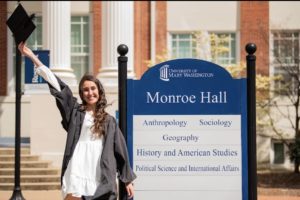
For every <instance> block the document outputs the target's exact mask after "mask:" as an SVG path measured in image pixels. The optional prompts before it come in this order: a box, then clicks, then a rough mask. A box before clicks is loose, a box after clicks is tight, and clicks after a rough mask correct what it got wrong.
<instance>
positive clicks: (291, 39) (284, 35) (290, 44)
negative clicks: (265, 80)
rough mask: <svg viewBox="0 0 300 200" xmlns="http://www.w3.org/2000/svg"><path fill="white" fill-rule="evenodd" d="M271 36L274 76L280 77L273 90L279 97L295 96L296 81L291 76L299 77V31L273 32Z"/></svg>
mask: <svg viewBox="0 0 300 200" xmlns="http://www.w3.org/2000/svg"><path fill="white" fill-rule="evenodd" d="M272 36H273V59H274V63H273V64H274V75H281V79H280V80H278V81H275V83H274V88H276V93H277V94H280V95H292V94H295V93H296V91H297V90H296V89H297V88H296V86H297V80H295V79H294V78H293V75H296V77H298V76H299V71H298V70H299V41H300V40H299V31H294V32H273V33H272Z"/></svg>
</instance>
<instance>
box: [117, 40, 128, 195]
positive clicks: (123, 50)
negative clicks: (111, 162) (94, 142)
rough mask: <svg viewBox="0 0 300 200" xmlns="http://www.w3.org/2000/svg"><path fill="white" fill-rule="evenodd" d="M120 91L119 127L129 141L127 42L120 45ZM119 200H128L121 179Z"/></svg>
mask: <svg viewBox="0 0 300 200" xmlns="http://www.w3.org/2000/svg"><path fill="white" fill-rule="evenodd" d="M117 50H118V53H119V54H120V56H119V57H118V83H119V85H118V91H119V127H120V130H121V131H122V133H123V135H124V138H125V141H126V143H127V106H126V105H127V96H126V94H127V61H128V58H127V56H125V55H126V54H127V53H128V47H127V46H126V45H125V44H121V45H119V46H118V49H117ZM119 200H127V192H126V189H125V184H124V183H123V182H122V181H119Z"/></svg>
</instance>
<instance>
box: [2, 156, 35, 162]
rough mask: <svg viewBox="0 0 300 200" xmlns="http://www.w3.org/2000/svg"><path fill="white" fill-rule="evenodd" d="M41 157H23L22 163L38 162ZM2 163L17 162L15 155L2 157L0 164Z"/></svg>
mask: <svg viewBox="0 0 300 200" xmlns="http://www.w3.org/2000/svg"><path fill="white" fill-rule="evenodd" d="M38 160H39V156H35V155H21V161H38ZM2 161H13V162H14V161H15V156H14V155H0V162H2Z"/></svg>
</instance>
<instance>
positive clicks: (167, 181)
mask: <svg viewBox="0 0 300 200" xmlns="http://www.w3.org/2000/svg"><path fill="white" fill-rule="evenodd" d="M246 85H247V82H246V79H245V78H240V79H234V78H232V77H231V75H230V74H229V73H228V72H227V71H226V70H225V69H224V68H223V67H221V66H218V65H216V64H214V63H210V62H207V61H203V60H196V59H177V60H170V61H167V62H164V63H160V64H158V65H156V66H153V67H152V68H150V69H149V70H148V71H147V72H146V73H145V74H144V75H143V76H142V78H141V80H128V85H127V89H128V90H127V91H128V93H127V102H128V104H127V113H128V117H127V118H128V136H127V137H128V138H127V145H128V148H129V152H130V154H131V162H132V166H133V169H134V172H135V173H136V174H137V176H138V178H137V180H136V181H135V190H136V193H135V199H136V200H150V199H151V200H152V199H153V197H155V199H157V200H164V199H172V200H182V199H194V198H195V197H201V198H203V199H209V200H220V199H222V200H241V199H242V200H250V199H249V195H248V158H247V156H248V135H247V87H246Z"/></svg>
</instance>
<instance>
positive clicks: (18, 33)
mask: <svg viewBox="0 0 300 200" xmlns="http://www.w3.org/2000/svg"><path fill="white" fill-rule="evenodd" d="M33 18H34V14H32V15H31V16H28V14H27V13H26V11H25V9H24V8H23V6H22V5H21V4H20V3H19V5H18V6H17V8H16V9H15V10H14V12H13V13H12V15H11V16H10V17H9V18H8V20H7V21H6V24H7V26H8V27H9V28H10V30H11V32H12V33H13V36H14V38H15V41H16V44H17V45H18V44H19V43H20V42H25V41H26V40H27V38H28V37H29V36H30V35H31V33H32V32H33V31H34V29H35V25H34V23H33V22H32V19H33Z"/></svg>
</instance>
